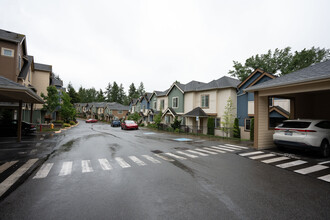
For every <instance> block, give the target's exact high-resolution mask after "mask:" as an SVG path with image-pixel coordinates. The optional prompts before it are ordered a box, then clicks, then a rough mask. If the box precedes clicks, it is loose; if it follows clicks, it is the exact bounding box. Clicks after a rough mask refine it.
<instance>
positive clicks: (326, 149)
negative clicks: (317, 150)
mask: <svg viewBox="0 0 330 220" xmlns="http://www.w3.org/2000/svg"><path fill="white" fill-rule="evenodd" d="M321 156H322V157H329V156H330V146H329V142H328V141H327V140H323V141H322V143H321Z"/></svg>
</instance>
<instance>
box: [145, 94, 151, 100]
mask: <svg viewBox="0 0 330 220" xmlns="http://www.w3.org/2000/svg"><path fill="white" fill-rule="evenodd" d="M145 95H146V98H147V100H148V101H149V100H150V97H151V96H152V93H151V92H146V94H145Z"/></svg>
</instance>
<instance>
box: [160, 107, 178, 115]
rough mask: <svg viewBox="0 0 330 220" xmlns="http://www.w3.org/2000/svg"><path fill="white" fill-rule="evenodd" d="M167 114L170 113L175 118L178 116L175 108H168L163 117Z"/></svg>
mask: <svg viewBox="0 0 330 220" xmlns="http://www.w3.org/2000/svg"><path fill="white" fill-rule="evenodd" d="M167 112H170V113H171V114H172V115H173V116H176V115H177V114H176V112H175V110H174V109H173V108H171V107H168V108H167V109H166V110H165V111H164V113H163V115H162V117H164V116H165V115H166V114H167Z"/></svg>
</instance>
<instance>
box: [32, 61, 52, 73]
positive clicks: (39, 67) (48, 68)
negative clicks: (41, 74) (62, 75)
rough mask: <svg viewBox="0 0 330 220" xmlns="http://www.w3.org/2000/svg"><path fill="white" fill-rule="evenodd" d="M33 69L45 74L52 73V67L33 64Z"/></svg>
mask: <svg viewBox="0 0 330 220" xmlns="http://www.w3.org/2000/svg"><path fill="white" fill-rule="evenodd" d="M34 69H35V70H41V71H46V72H52V66H51V65H47V64H42V63H34Z"/></svg>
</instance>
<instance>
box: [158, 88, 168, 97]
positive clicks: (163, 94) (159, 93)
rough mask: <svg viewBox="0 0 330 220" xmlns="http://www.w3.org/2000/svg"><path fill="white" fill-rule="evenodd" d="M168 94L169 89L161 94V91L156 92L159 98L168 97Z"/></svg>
mask: <svg viewBox="0 0 330 220" xmlns="http://www.w3.org/2000/svg"><path fill="white" fill-rule="evenodd" d="M167 92H168V89H166V90H165V91H163V92H161V91H157V92H156V95H157V97H159V96H166V94H167Z"/></svg>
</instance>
